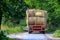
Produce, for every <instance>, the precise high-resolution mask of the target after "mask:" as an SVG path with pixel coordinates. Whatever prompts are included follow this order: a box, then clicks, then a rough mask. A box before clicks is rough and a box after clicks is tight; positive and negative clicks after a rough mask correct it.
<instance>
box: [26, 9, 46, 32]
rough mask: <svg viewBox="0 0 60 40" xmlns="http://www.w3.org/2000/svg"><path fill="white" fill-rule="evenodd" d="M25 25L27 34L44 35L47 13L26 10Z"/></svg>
mask: <svg viewBox="0 0 60 40" xmlns="http://www.w3.org/2000/svg"><path fill="white" fill-rule="evenodd" d="M26 24H27V27H28V28H29V29H28V32H29V33H32V32H34V31H38V32H39V33H45V31H46V30H45V28H46V26H47V11H45V10H39V9H27V10H26Z"/></svg>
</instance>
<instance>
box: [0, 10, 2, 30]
mask: <svg viewBox="0 0 60 40" xmlns="http://www.w3.org/2000/svg"><path fill="white" fill-rule="evenodd" d="M1 21H2V11H1V10H0V29H1Z"/></svg>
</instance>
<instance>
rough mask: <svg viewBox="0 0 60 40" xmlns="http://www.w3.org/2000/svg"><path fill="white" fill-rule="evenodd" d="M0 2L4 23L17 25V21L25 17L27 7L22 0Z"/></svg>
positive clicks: (3, 0) (2, 0)
mask: <svg viewBox="0 0 60 40" xmlns="http://www.w3.org/2000/svg"><path fill="white" fill-rule="evenodd" d="M0 2H1V3H0V5H1V7H0V8H1V11H2V12H3V21H4V22H12V23H14V24H15V23H16V24H19V21H20V20H21V19H23V18H24V17H25V11H26V9H27V7H28V5H26V4H25V2H24V0H1V1H0Z"/></svg>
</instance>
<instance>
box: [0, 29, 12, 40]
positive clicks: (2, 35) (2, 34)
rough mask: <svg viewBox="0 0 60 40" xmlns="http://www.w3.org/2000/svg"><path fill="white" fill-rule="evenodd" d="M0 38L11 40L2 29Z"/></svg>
mask: <svg viewBox="0 0 60 40" xmlns="http://www.w3.org/2000/svg"><path fill="white" fill-rule="evenodd" d="M0 40H12V39H10V38H8V37H6V35H5V34H4V31H2V30H0Z"/></svg>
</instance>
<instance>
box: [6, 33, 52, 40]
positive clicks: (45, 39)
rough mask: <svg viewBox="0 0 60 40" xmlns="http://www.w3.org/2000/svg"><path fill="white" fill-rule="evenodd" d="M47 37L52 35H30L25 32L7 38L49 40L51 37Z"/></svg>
mask: <svg viewBox="0 0 60 40" xmlns="http://www.w3.org/2000/svg"><path fill="white" fill-rule="evenodd" d="M46 35H52V34H29V33H28V32H25V33H20V34H9V35H7V37H9V38H15V39H16V40H49V37H48V36H46Z"/></svg>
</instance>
